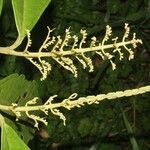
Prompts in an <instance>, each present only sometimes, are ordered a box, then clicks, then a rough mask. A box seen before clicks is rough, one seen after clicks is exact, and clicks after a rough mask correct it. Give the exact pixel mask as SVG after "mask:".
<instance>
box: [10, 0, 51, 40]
mask: <svg viewBox="0 0 150 150" xmlns="http://www.w3.org/2000/svg"><path fill="white" fill-rule="evenodd" d="M50 2H51V0H12V6H13V11H14V16H15V21H16V26H17V30H18V32H19V36H20V38H21V39H23V38H24V36H25V33H26V30H27V29H28V30H32V28H33V27H34V25H35V24H36V23H37V21H38V20H39V18H40V16H41V15H42V13H43V12H44V10H45V9H46V7H47V6H48V4H49V3H50Z"/></svg>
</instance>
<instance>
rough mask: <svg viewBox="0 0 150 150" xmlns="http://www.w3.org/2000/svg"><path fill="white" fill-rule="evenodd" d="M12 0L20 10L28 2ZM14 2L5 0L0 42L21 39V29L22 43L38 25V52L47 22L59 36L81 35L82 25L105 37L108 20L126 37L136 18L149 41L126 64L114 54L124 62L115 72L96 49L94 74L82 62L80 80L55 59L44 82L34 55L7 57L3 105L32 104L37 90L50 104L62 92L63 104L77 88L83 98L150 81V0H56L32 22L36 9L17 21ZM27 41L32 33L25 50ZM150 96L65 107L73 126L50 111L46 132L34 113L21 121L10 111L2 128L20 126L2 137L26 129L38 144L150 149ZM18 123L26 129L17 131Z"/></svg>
mask: <svg viewBox="0 0 150 150" xmlns="http://www.w3.org/2000/svg"><path fill="white" fill-rule="evenodd" d="M12 1H13V7H15V8H16V10H17V8H18V9H21V7H20V6H22V4H21V3H20V2H19V0H12ZM32 1H33V3H30V0H26V2H27V4H26V6H28V5H33V7H35V4H36V0H32ZM44 1H45V3H43V5H42V0H40V2H39V4H40V6H39V7H41V8H42V6H43V8H42V10H43V11H44V9H45V8H46V6H47V5H48V3H49V2H50V1H48V0H47V2H46V0H44ZM2 4H3V8H2V7H1V6H2ZM19 4H20V6H19ZM36 6H38V4H37V5H36ZM13 7H12V4H11V1H10V0H4V1H2V0H0V14H1V17H0V27H1V28H0V46H9V45H11V44H13V43H14V42H15V40H16V39H17V35H18V32H17V29H18V30H19V35H20V36H21V38H20V39H21V40H20V41H17V42H19V43H21V42H22V40H23V39H24V36H25V30H26V29H29V30H32V28H33V27H34V28H33V30H32V31H31V35H32V41H33V42H32V46H31V51H32V52H34V51H35V50H37V49H38V48H39V47H40V45H41V44H42V42H43V40H44V39H45V36H46V34H47V28H46V26H49V27H50V28H51V29H52V28H55V30H54V31H53V33H52V36H57V35H61V36H64V31H65V29H66V28H68V27H70V29H71V31H72V32H73V34H76V35H78V36H79V38H81V37H80V29H81V28H82V29H86V30H87V33H88V37H87V38H88V41H89V40H90V38H91V37H92V36H96V37H97V39H99V40H102V38H103V36H104V34H105V26H106V25H110V26H111V27H112V28H113V34H114V36H115V35H116V36H119V38H121V37H122V36H123V34H124V32H123V30H122V27H123V26H124V24H125V23H126V22H128V23H129V24H130V26H131V32H132V33H134V32H136V33H137V37H138V38H140V39H142V41H143V45H141V46H140V47H138V48H137V49H136V50H135V58H134V59H133V60H131V61H130V62H129V61H128V59H127V58H126V59H124V60H122V61H121V62H120V61H119V59H114V60H113V61H114V62H115V63H116V64H117V69H116V70H114V71H113V70H112V69H111V65H110V63H109V61H102V60H101V59H99V57H98V56H96V55H95V53H90V57H91V58H92V61H93V65H94V66H95V69H94V72H92V73H89V72H88V70H83V68H82V65H81V64H79V63H78V62H76V65H77V67H78V78H74V76H73V75H72V74H71V73H70V72H68V71H67V70H65V69H63V68H62V67H61V66H60V65H58V64H57V63H56V62H54V61H51V62H50V63H51V64H52V66H53V70H52V71H51V73H50V74H49V75H48V77H47V79H46V80H44V81H41V80H40V78H41V75H40V73H39V72H38V70H37V69H36V68H35V67H34V66H33V65H32V64H30V63H29V62H28V61H27V60H25V59H23V58H19V57H16V56H6V55H0V57H1V59H0V78H1V80H0V104H5V105H7V104H11V103H12V102H15V103H19V104H20V105H24V104H25V103H26V102H27V101H28V100H30V99H32V98H33V97H35V96H36V97H37V96H38V97H40V102H39V104H41V103H45V102H46V100H47V99H48V98H49V96H53V95H56V94H57V95H58V98H57V101H59V102H61V101H62V100H63V99H65V98H66V97H69V96H70V95H71V94H72V93H78V96H79V97H81V96H88V95H97V94H99V93H105V94H106V93H108V92H113V91H118V90H125V89H130V88H138V87H141V86H145V85H149V84H150V43H149V39H150V3H149V1H148V0H126V1H122V0H106V1H102V0H86V1H85V0H52V1H51V3H50V4H49V6H48V7H47V8H46V10H45V11H44V13H43V14H42V11H40V10H41V8H39V9H38V8H34V9H36V10H39V12H38V11H37V14H35V16H37V18H35V20H34V22H32V24H30V22H27V20H28V19H27V18H29V17H31V15H30V11H31V13H35V12H33V10H34V9H32V10H27V12H25V11H23V9H21V10H22V16H17V17H18V18H19V19H18V20H21V19H22V20H21V22H18V26H16V24H15V18H14V14H13ZM1 10H2V11H1ZM24 10H26V9H24ZM16 13H17V12H16ZM24 14H26V15H24ZM40 16H41V17H40ZM39 18H40V19H39ZM38 19H39V21H38V22H37V20H38ZM36 22H37V24H36ZM35 24H36V25H35ZM34 25H35V26H34ZM26 41H27V39H24V41H23V42H22V44H21V45H20V47H19V48H18V50H19V49H23V48H24V47H25V44H26ZM14 47H15V45H14ZM149 99H150V94H149V93H146V94H143V95H141V96H133V97H130V98H126V97H124V98H122V100H121V101H118V100H117V99H116V100H114V101H107V100H106V101H103V102H101V103H100V104H99V105H94V104H93V105H89V106H84V107H82V108H78V109H77V108H76V109H72V110H71V111H68V110H65V109H63V108H61V111H62V112H63V113H64V114H65V116H66V118H67V120H66V126H64V125H63V122H62V121H61V120H60V119H59V118H58V117H57V116H54V115H53V114H51V113H49V115H48V117H46V119H47V120H48V125H47V126H45V125H43V124H41V125H40V127H39V130H36V129H35V128H34V127H33V126H34V124H33V123H32V121H30V120H29V119H27V118H25V119H22V120H19V121H18V122H15V123H14V120H15V118H14V117H13V116H12V115H11V114H9V113H7V112H1V114H2V115H3V116H4V117H5V121H3V118H0V119H1V120H2V121H1V122H2V123H3V125H2V132H3V133H4V132H7V131H8V130H10V132H12V134H11V135H8V137H6V136H3V137H1V138H2V140H4V139H7V141H8V143H9V140H10V138H11V136H18V135H19V136H21V137H22V139H23V141H24V142H25V143H26V144H28V145H29V147H30V148H31V149H32V150H34V149H37V150H44V149H45V150H46V149H53V148H52V147H55V148H56V147H60V148H59V149H65V150H67V149H69V150H70V149H75V150H80V149H81V150H84V149H85V150H108V149H111V150H120V149H125V150H130V149H133V150H137V149H140V150H148V149H149V148H150V136H149V133H150V119H149V118H150V105H149ZM39 115H42V114H39ZM44 117H45V116H44ZM10 126H11V127H10ZM12 128H13V129H14V130H15V131H16V132H17V134H18V135H16V133H15V132H14V131H12ZM16 138H17V137H16ZM14 142H15V141H14ZM21 142H22V141H21ZM21 144H22V143H21ZM4 145H7V143H6V144H4ZM22 145H23V144H22ZM22 147H23V146H22ZM3 149H4V148H3ZM5 149H6V148H5ZM12 149H13V148H12Z"/></svg>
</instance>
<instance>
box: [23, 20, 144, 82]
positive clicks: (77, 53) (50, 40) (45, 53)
mask: <svg viewBox="0 0 150 150" xmlns="http://www.w3.org/2000/svg"><path fill="white" fill-rule="evenodd" d="M47 28H48V34H47V37H46V39H45V40H44V42H43V44H42V45H41V47H40V48H39V51H38V52H36V55H34V53H32V52H30V51H29V47H30V46H31V44H32V41H31V38H30V32H29V31H28V30H27V38H28V42H27V45H26V48H25V50H24V53H25V54H26V55H25V56H24V57H25V58H26V59H28V60H29V61H30V62H31V63H32V64H33V65H34V66H36V67H37V68H38V70H39V71H40V72H41V74H42V78H41V80H45V79H46V78H47V75H48V73H49V71H51V69H52V66H51V64H50V63H49V62H48V61H46V60H45V59H44V58H45V57H51V58H52V59H53V60H55V61H56V62H57V63H59V64H60V65H61V66H62V67H63V68H65V69H67V70H69V71H70V72H72V73H73V74H74V77H77V75H78V72H77V67H76V66H75V65H74V62H73V60H72V59H71V58H70V56H74V57H75V58H76V59H77V60H78V61H79V62H80V63H81V64H82V65H83V68H84V69H85V68H89V72H92V71H93V70H94V66H93V63H92V59H91V58H90V57H88V56H86V53H87V52H95V53H96V54H98V55H99V56H100V57H101V58H102V59H103V60H106V59H107V60H109V61H110V63H111V65H112V69H113V70H115V69H116V64H115V63H114V62H113V60H112V59H113V58H114V57H115V54H116V53H118V54H119V60H120V61H121V60H122V59H123V58H124V53H123V50H121V48H122V47H124V49H125V50H126V51H127V52H128V53H129V57H128V59H129V60H131V59H133V58H134V53H133V51H132V50H131V48H128V47H127V45H133V47H134V48H136V47H137V43H142V41H141V40H140V39H136V34H135V33H134V34H133V38H132V39H131V40H127V39H128V37H129V33H130V28H129V26H128V24H127V23H126V24H125V33H124V36H123V38H122V41H121V42H118V37H116V38H113V39H112V41H113V43H112V44H107V43H106V42H108V41H109V40H110V37H111V35H112V29H111V27H110V26H109V25H107V26H106V33H105V36H104V38H103V40H102V42H101V43H100V42H98V40H97V39H96V37H92V38H91V41H90V45H89V46H88V47H85V45H86V43H87V42H86V39H87V32H86V30H82V29H81V31H80V34H81V35H82V38H81V40H79V38H78V37H77V36H76V35H71V32H70V28H68V29H66V31H65V36H64V38H63V39H62V38H61V36H57V37H55V36H52V37H50V33H51V32H52V31H53V30H51V29H50V28H49V27H47ZM70 43H71V44H70ZM112 48H113V51H110V50H109V49H112Z"/></svg>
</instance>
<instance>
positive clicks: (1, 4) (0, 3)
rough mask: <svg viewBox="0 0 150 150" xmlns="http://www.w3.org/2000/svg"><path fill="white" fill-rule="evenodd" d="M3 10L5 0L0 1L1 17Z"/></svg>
mask: <svg viewBox="0 0 150 150" xmlns="http://www.w3.org/2000/svg"><path fill="white" fill-rule="evenodd" d="M2 8H3V0H0V15H1V12H2Z"/></svg>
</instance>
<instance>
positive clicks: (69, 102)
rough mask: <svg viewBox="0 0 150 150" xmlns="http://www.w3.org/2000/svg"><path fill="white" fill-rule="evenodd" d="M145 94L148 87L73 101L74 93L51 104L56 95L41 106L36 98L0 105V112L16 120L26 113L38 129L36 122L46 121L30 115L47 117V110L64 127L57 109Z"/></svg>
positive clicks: (62, 116)
mask: <svg viewBox="0 0 150 150" xmlns="http://www.w3.org/2000/svg"><path fill="white" fill-rule="evenodd" d="M147 92H150V86H145V87H141V88H136V89H131V90H125V91H117V92H110V93H108V94H99V95H96V96H94V95H92V96H87V97H80V98H78V99H75V98H76V97H77V94H76V93H74V94H72V95H71V96H70V97H69V98H67V99H64V100H63V101H62V102H59V103H52V101H53V100H54V98H56V97H57V95H54V96H51V97H50V98H49V99H48V100H47V101H46V103H45V104H43V105H36V104H37V101H38V98H37V97H35V98H33V99H32V100H30V101H28V102H27V103H26V105H25V106H18V105H17V104H12V106H5V105H0V110H3V111H11V112H13V113H14V114H15V115H16V118H17V120H18V119H19V118H20V117H21V116H22V113H23V112H24V113H26V115H27V117H29V118H30V119H33V120H34V121H35V127H37V128H38V122H43V123H44V124H45V125H47V121H46V120H45V119H44V118H40V117H39V116H35V115H33V114H30V113H31V112H33V111H42V112H44V113H45V114H46V115H48V110H50V111H51V112H52V113H53V114H54V115H57V116H59V117H60V119H62V120H63V122H64V125H65V121H66V117H65V116H64V115H63V113H61V112H60V110H59V109H58V108H61V107H64V108H66V109H68V110H71V109H72V108H75V107H78V108H80V107H81V106H84V105H85V104H88V105H91V104H99V103H100V102H101V101H103V100H105V99H108V100H113V99H117V98H122V97H130V96H135V95H139V94H143V93H147ZM29 112H30V113H29Z"/></svg>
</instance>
